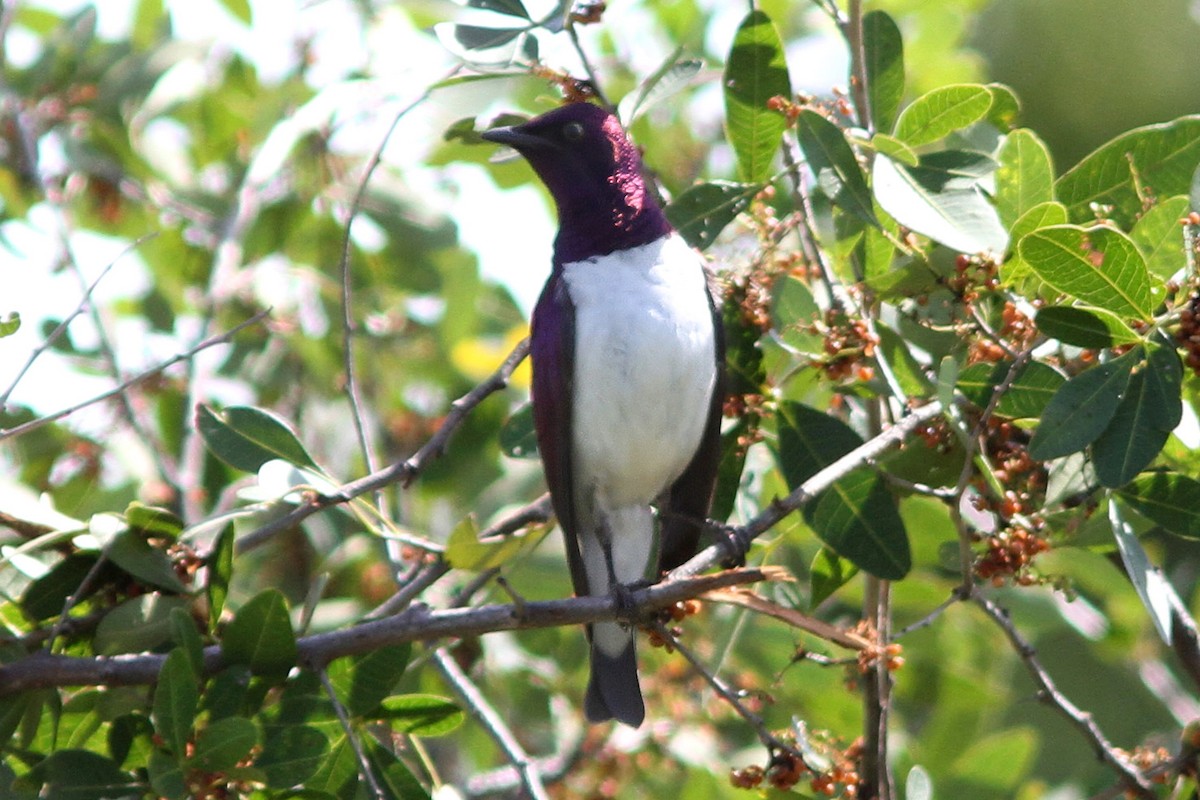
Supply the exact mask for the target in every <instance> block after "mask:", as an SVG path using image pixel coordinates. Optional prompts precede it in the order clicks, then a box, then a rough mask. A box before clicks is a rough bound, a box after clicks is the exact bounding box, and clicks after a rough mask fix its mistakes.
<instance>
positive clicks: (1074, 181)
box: [1055, 116, 1200, 228]
mask: <svg viewBox="0 0 1200 800" xmlns="http://www.w3.org/2000/svg"><path fill="white" fill-rule="evenodd" d="M1197 164H1200V116H1190V117H1180V118H1179V119H1176V120H1174V121H1172V122H1167V123H1163V124H1160V125H1148V126H1146V127H1143V128H1135V129H1133V130H1131V131H1127V132H1125V133H1123V134H1121V135H1120V136H1118V137H1116V138H1115V139H1113V140H1112V141H1110V142H1108V143H1106V144H1104V145H1101V146H1100V147H1099V148H1098V149H1097V150H1095V151H1094V152H1092V153H1091V154H1089V155H1088V156H1087V157H1085V158H1084V159H1083V160H1082V161H1080V162H1079V163H1078V164H1076V165H1075V166H1074V167H1072V168H1071V169H1069V170H1068V171H1067V172H1066V173H1064V174H1063V176H1062V177H1060V178H1059V179H1058V183H1057V184H1056V186H1055V191H1056V192H1057V194H1058V198H1059V200H1061V201H1062V202H1064V203H1066V205H1067V208H1068V209H1069V210H1070V212H1071V219H1073V220H1075V221H1076V222H1086V221H1087V220H1090V219H1092V218H1093V217H1094V212H1093V210H1092V204H1093V203H1094V204H1097V205H1100V206H1112V210H1111V211H1110V212H1109V213H1108V216H1109V217H1110V218H1111V219H1113V220H1115V221H1116V222H1117V223H1118V224H1120V225H1121V226H1122V227H1123V228H1128V227H1129V226H1131V225H1132V224H1133V222H1134V220H1136V219H1137V218H1138V216H1139V215H1140V214H1141V213H1142V209H1143V208H1144V207H1145V206H1144V200H1145V198H1144V197H1143V196H1142V195H1141V194H1140V193H1139V191H1138V190H1139V188H1141V187H1148V188H1151V189H1153V191H1154V194H1155V195H1157V196H1158V197H1172V196H1174V195H1179V194H1187V193H1188V191H1189V189H1190V188H1191V181H1192V173H1193V172H1195V170H1196V166H1197Z"/></svg>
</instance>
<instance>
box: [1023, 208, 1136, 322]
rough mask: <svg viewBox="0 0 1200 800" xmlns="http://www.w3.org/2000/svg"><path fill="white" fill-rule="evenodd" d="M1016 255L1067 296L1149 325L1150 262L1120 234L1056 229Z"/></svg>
mask: <svg viewBox="0 0 1200 800" xmlns="http://www.w3.org/2000/svg"><path fill="white" fill-rule="evenodd" d="M1017 250H1018V252H1019V253H1020V255H1021V259H1022V260H1023V261H1024V262H1025V263H1026V264H1028V265H1029V267H1030V268H1031V269H1032V270H1033V271H1034V272H1035V273H1037V276H1038V277H1039V278H1040V279H1041V280H1043V281H1044V282H1045V283H1046V284H1048V285H1049V286H1052V287H1054V288H1055V289H1057V290H1058V291H1060V292H1062V293H1063V294H1066V295H1069V296H1071V297H1074V298H1076V299H1078V300H1082V301H1084V302H1085V303H1089V304H1091V305H1094V306H1097V307H1099V308H1102V309H1105V310H1107V311H1111V312H1112V313H1114V314H1117V315H1119V316H1121V317H1125V318H1130V317H1132V318H1137V319H1146V320H1148V319H1150V316H1151V314H1152V312H1153V294H1152V292H1151V284H1150V275H1149V273H1148V272H1147V271H1146V262H1145V259H1143V258H1142V255H1141V253H1139V252H1138V249H1137V246H1136V245H1135V244H1134V243H1133V241H1132V240H1131V239H1130V238H1129V237H1128V236H1126V235H1125V234H1124V233H1122V232H1121V231H1118V230H1115V229H1113V228H1109V227H1105V226H1096V227H1093V228H1080V227H1077V226H1074V225H1054V226H1051V227H1048V228H1039V229H1038V230H1036V231H1034V232H1032V233H1030V234H1028V235H1027V236H1025V237H1024V238H1023V239H1021V241H1020V242H1019V243H1018V245H1017Z"/></svg>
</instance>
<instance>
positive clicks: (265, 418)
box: [196, 405, 317, 472]
mask: <svg viewBox="0 0 1200 800" xmlns="http://www.w3.org/2000/svg"><path fill="white" fill-rule="evenodd" d="M196 427H197V428H198V429H199V431H200V435H201V436H202V437H203V438H204V444H205V445H206V446H207V447H208V449H209V451H210V452H211V453H212V454H213V455H214V456H216V457H217V458H219V459H221V460H222V461H224V462H225V463H226V464H228V465H229V466H231V467H233V468H234V469H240V470H243V471H245V472H258V468H259V467H261V466H262V465H263V464H265V463H267V462H268V461H271V460H273V459H276V458H279V459H283V460H284V461H287V462H288V463H290V464H294V465H296V466H298V467H314V468H316V467H317V465H316V462H314V461H313V460H312V458H311V457H310V456H309V455H308V452H307V451H306V450H305V449H304V445H302V444H300V440H299V439H298V438H297V437H296V434H295V433H294V432H293V431H292V429H291V428H289V427H288V425H287V423H286V422H284V421H283V420H281V419H280V418H279V417H277V416H275V415H274V414H272V413H271V412H269V411H264V410H262V409H260V408H250V407H248V406H231V407H229V408H226V409H225V410H224V411H220V412H214V411H213V410H212V409H210V408H209V407H208V406H205V405H199V406H197V407H196Z"/></svg>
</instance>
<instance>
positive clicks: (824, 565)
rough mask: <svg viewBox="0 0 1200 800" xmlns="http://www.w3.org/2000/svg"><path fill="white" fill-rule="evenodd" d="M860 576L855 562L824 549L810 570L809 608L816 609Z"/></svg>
mask: <svg viewBox="0 0 1200 800" xmlns="http://www.w3.org/2000/svg"><path fill="white" fill-rule="evenodd" d="M857 574H858V567H856V566H854V564H853V562H851V561H848V560H846V559H844V558H842V557H840V556H839V555H838V554H837V553H835V552H833V551H832V550H830V549H829V548H828V547H822V548H821V549H820V550H818V551H817V555H816V557H815V558H813V561H812V565H811V568H810V570H809V579H808V580H809V595H810V597H809V600H808V607H809V608H816V607H817V606H819V605H820V604H821V603H824V602H825V601H826V600H827V599H828V598H829V597H831V596H832V595H833V593H834V592H836V591H837V590H838V589H840V588H842V587H843V586H845V585H846V584H847V583H849V582H850V579H851V578H853V577H854V576H855V575H857Z"/></svg>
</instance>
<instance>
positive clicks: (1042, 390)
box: [958, 361, 1067, 419]
mask: <svg viewBox="0 0 1200 800" xmlns="http://www.w3.org/2000/svg"><path fill="white" fill-rule="evenodd" d="M1010 369H1012V362H1011V361H999V362H996V363H995V364H988V363H984V362H979V363H976V364H972V365H971V366H969V367H967V368H966V369H964V370H963V371H962V372H960V373H959V376H958V389H959V391H961V392H962V393H963V396H965V397H966V398H967V399H968V400H970V401H971V402H972V403H974V404H975V405H977V406H978V407H980V408H986V407H987V404H988V403H989V402H991V399H992V394H993V393H994V392H995V390H996V388H997V387H998V386H1000V384H1002V383H1003V382H1004V380H1005V379H1006V378H1007V377H1008V372H1009V370H1010ZM1066 382H1067V379H1066V378H1064V377H1063V376H1062V373H1060V372H1059V371H1058V370H1056V369H1054V367H1051V366H1049V365H1048V364H1043V363H1042V362H1040V361H1031V362H1029V363H1028V364H1026V365H1025V367H1024V368H1023V369H1022V370H1021V371H1020V372H1019V373H1018V374H1017V377H1016V378H1015V379H1014V380H1013V381H1012V384H1011V385H1010V386H1009V387H1008V391H1006V392H1005V393H1004V396H1003V397H1001V398H1000V402H998V403H997V404H996V413H997V414H999V415H1000V416H1003V417H1012V418H1014V419H1037V418H1039V417H1041V415H1042V413H1043V412H1044V411H1045V410H1046V406H1047V405H1048V404H1049V403H1050V400H1051V399H1052V398H1053V397H1054V393H1055V392H1057V391H1058V389H1059V387H1061V386H1062V385H1063V384H1064V383H1066Z"/></svg>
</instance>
